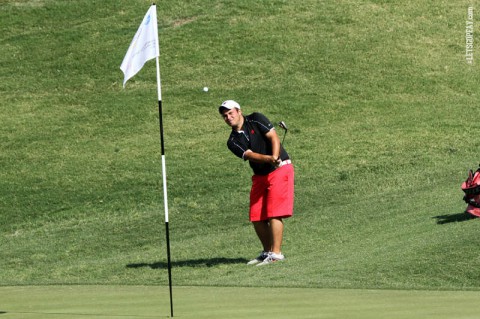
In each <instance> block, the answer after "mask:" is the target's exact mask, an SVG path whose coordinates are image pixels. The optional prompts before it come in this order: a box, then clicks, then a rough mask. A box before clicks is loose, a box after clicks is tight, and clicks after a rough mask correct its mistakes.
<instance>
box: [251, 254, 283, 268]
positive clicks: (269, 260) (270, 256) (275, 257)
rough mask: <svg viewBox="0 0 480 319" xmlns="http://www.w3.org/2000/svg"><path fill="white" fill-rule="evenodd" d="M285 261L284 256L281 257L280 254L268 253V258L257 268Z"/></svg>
mask: <svg viewBox="0 0 480 319" xmlns="http://www.w3.org/2000/svg"><path fill="white" fill-rule="evenodd" d="M284 259H285V256H284V255H282V253H280V254H275V253H272V252H270V253H268V257H267V258H265V259H264V260H263V261H262V262H261V263H259V264H258V265H257V266H265V265H268V264H273V263H274V262H277V261H282V260H284Z"/></svg>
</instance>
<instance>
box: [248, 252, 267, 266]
mask: <svg viewBox="0 0 480 319" xmlns="http://www.w3.org/2000/svg"><path fill="white" fill-rule="evenodd" d="M267 257H268V252H266V251H262V252H261V253H260V255H258V257H257V258H255V259H252V260H250V261H249V262H248V263H247V265H256V264H259V263H261V262H263V261H264V260H265V258H267Z"/></svg>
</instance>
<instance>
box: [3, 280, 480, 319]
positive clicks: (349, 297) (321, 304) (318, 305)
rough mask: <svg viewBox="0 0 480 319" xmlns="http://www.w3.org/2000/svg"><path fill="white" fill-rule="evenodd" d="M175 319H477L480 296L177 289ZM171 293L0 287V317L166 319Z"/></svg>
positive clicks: (121, 288) (134, 289)
mask: <svg viewBox="0 0 480 319" xmlns="http://www.w3.org/2000/svg"><path fill="white" fill-rule="evenodd" d="M173 298H174V300H173V301H174V317H175V318H177V317H178V318H195V319H202V318H209V319H216V318H218V319H220V318H221V319H224V318H239V319H243V318H265V319H269V318H272V319H273V318H275V319H278V318H295V319H297V318H320V319H322V318H359V319H362V318H365V319H372V318H379V319H380V318H381V319H384V318H389V319H392V318H405V319H412V318H422V319H425V318H435V319H441V318H455V319H462V318H477V317H478V315H479V314H480V303H479V302H478V300H479V299H480V292H477V291H397V290H348V289H301V288H274V289H272V288H231V287H220V288H217V287H174V288H173ZM167 317H170V303H169V293H168V287H152V286H41V287H39V286H24V287H0V319H11V318H23V319H28V318H35V319H43V318H55V319H63V318H65V319H66V318H68V319H71V318H102V319H105V318H112V319H113V318H167Z"/></svg>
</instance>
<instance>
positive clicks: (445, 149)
mask: <svg viewBox="0 0 480 319" xmlns="http://www.w3.org/2000/svg"><path fill="white" fill-rule="evenodd" d="M149 5H150V2H148V1H102V2H101V3H100V2H92V1H81V0H75V1H53V0H44V1H42V0H38V1H1V2H0V21H1V23H0V28H1V29H0V31H1V33H2V39H0V44H1V45H0V96H1V98H0V99H1V105H2V107H1V108H0V117H1V118H2V125H1V127H0V134H1V137H2V138H1V140H0V143H1V144H0V148H1V150H2V152H0V167H2V169H1V170H0V247H1V251H2V258H0V268H1V269H2V271H1V272H0V282H1V284H2V285H6V286H17V285H52V284H60V285H63V284H105V285H110V284H112V285H117V284H127V285H165V284H166V283H167V274H166V256H165V255H166V253H165V233H164V222H163V199H162V190H161V188H162V186H161V179H162V175H161V174H162V172H161V160H160V145H159V129H158V113H157V101H156V97H157V94H156V83H155V63H154V62H153V61H150V62H148V63H147V64H146V65H145V67H144V68H143V69H142V71H141V72H140V73H139V74H137V75H136V76H135V77H134V78H133V79H131V80H130V81H129V82H128V83H127V86H126V89H123V88H122V80H123V74H122V73H121V71H120V70H119V66H120V63H121V61H122V59H123V56H124V54H125V52H126V50H127V48H128V45H129V43H130V41H131V39H132V37H133V35H134V33H135V31H136V29H137V28H138V25H139V23H140V22H141V19H142V17H143V16H144V14H145V12H146V10H147V9H148V6H149ZM469 5H470V3H469V2H467V1H457V2H455V3H450V2H446V1H441V2H438V1H437V2H433V1H416V2H414V3H394V2H391V1H373V0H371V1H346V2H342V3H338V2H335V1H330V0H328V1H315V0H305V1H283V0H268V1H260V2H259V1H253V0H242V1H210V2H207V3H205V1H198V0H190V1H182V2H166V1H164V2H161V3H160V2H159V3H158V17H159V35H160V42H161V43H160V45H161V48H160V50H161V57H160V64H161V73H162V93H163V105H164V114H163V115H164V124H165V148H166V160H167V175H168V196H169V197H168V198H169V210H170V230H171V248H172V259H173V260H172V261H173V282H174V285H176V286H224V287H258V286H269V287H287V288H294V287H310V288H354V289H358V288H367V289H375V288H382V289H402V290H404V289H425V290H478V289H479V287H480V275H479V274H478V272H477V271H476V268H477V265H478V263H479V257H478V254H477V247H478V244H477V237H478V232H479V230H480V224H479V223H478V221H476V220H463V221H461V222H450V221H459V220H462V216H461V214H462V212H463V210H464V208H465V204H464V203H463V202H462V196H463V194H462V192H461V190H460V184H461V182H462V181H463V180H464V179H465V178H466V172H467V170H468V169H470V168H476V165H477V163H478V154H477V149H478V146H479V145H480V140H479V138H478V137H477V134H476V132H477V129H478V123H477V121H476V118H475V116H476V114H477V113H478V111H477V105H478V104H479V102H480V98H479V95H478V94H477V91H478V88H477V87H478V83H480V79H479V74H480V73H479V72H478V71H479V70H478V66H477V64H474V65H473V66H472V65H468V64H467V63H466V62H465V59H464V53H465V49H464V48H465V47H464V45H465V20H466V14H467V8H468V6H469ZM204 86H208V87H209V88H210V90H209V92H208V93H204V92H203V91H202V88H203V87H204ZM224 99H235V100H237V101H238V102H239V103H240V104H241V105H242V107H243V108H244V109H245V112H247V113H249V112H253V111H260V112H263V113H265V114H266V115H267V116H268V117H269V118H270V119H271V120H272V121H275V122H277V121H279V120H284V121H285V122H286V123H287V124H288V125H289V127H290V128H291V129H290V131H289V133H288V135H287V137H286V141H285V142H286V143H285V144H286V145H285V146H286V148H287V150H288V151H289V153H290V154H291V157H292V159H293V161H294V164H295V169H296V206H295V217H294V218H292V219H291V220H288V221H287V222H286V233H285V243H284V253H285V255H286V256H287V261H286V262H285V263H282V264H281V265H275V267H268V268H262V269H257V268H253V267H252V268H247V267H245V265H244V261H245V260H246V259H248V258H251V257H253V256H255V255H256V253H257V252H258V250H259V249H260V247H259V245H258V240H257V239H256V237H255V235H254V232H253V229H252V227H251V225H250V224H249V223H248V220H247V208H248V191H249V185H250V181H249V179H250V174H251V172H250V168H249V167H248V165H246V164H245V163H242V162H241V161H239V160H238V159H236V158H235V157H234V156H233V155H232V154H230V153H229V151H228V150H227V148H226V145H225V144H226V139H227V136H228V127H226V126H225V124H224V123H223V122H222V120H221V119H220V118H219V117H218V114H217V105H218V103H220V102H221V101H222V100H224ZM438 216H443V217H438Z"/></svg>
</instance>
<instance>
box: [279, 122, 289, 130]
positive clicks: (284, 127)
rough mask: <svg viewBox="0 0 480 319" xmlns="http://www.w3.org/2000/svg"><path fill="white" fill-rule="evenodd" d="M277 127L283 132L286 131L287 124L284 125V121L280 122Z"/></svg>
mask: <svg viewBox="0 0 480 319" xmlns="http://www.w3.org/2000/svg"><path fill="white" fill-rule="evenodd" d="M278 125H279V126H280V127H281V128H283V129H284V130H285V131H287V130H288V127H287V124H285V122H284V121H280V122H279V123H278Z"/></svg>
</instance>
